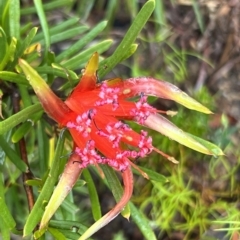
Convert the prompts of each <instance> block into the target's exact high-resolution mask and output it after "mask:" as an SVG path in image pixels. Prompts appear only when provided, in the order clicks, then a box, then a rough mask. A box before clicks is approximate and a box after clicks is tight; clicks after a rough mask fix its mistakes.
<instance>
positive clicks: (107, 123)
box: [19, 53, 223, 240]
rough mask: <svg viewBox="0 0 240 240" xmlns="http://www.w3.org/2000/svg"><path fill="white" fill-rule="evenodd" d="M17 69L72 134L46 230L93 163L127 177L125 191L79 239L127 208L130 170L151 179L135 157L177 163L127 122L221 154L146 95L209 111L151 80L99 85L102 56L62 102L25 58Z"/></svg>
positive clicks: (46, 216)
mask: <svg viewBox="0 0 240 240" xmlns="http://www.w3.org/2000/svg"><path fill="white" fill-rule="evenodd" d="M19 65H20V67H21V68H22V70H23V72H24V73H25V75H26V78H27V79H28V81H29V82H30V84H31V85H32V87H33V89H34V91H35V93H36V95H37V96H38V98H39V101H40V102H41V104H42V106H43V109H44V110H45V112H46V113H47V114H48V115H49V116H50V117H51V118H53V119H54V120H55V121H56V122H57V123H58V124H59V125H60V126H61V127H66V128H67V129H68V130H69V132H70V133H71V136H72V138H73V142H74V144H73V151H72V154H71V156H70V157H69V160H68V163H67V165H66V167H65V170H64V172H63V174H62V176H61V178H60V180H59V183H58V185H57V187H56V189H55V191H54V193H53V195H52V197H51V199H50V201H49V203H48V205H47V207H46V210H45V213H44V215H43V217H42V221H41V223H40V228H46V227H47V224H48V221H49V220H50V218H51V217H52V215H53V214H54V212H55V211H56V209H57V208H58V207H59V205H60V204H61V203H62V201H63V200H64V198H65V197H66V196H67V194H68V193H69V191H70V190H71V189H72V187H73V186H74V184H75V182H76V181H77V179H78V177H79V175H80V173H81V171H82V169H84V168H86V167H87V166H88V165H89V164H92V165H95V166H96V167H97V168H98V169H99V171H100V172H101V169H100V167H99V164H107V165H108V166H110V167H112V168H113V169H115V170H116V171H119V172H120V173H121V174H122V178H123V184H124V193H123V196H122V198H121V199H120V201H119V202H118V203H117V204H116V206H115V207H114V208H113V209H112V210H111V211H110V212H109V213H107V214H106V215H104V216H103V217H102V218H101V219H99V220H98V221H97V222H95V223H94V224H93V225H92V226H91V227H90V228H89V229H88V230H87V231H86V232H85V233H84V234H83V235H82V236H81V237H80V238H79V239H81V240H83V239H87V238H89V237H90V236H91V235H92V234H93V233H94V232H96V231H98V230H99V229H100V228H102V227H103V226H105V225H106V224H107V223H108V222H109V221H111V220H112V219H113V218H114V217H116V216H117V215H118V214H119V213H120V212H121V210H122V209H123V208H124V206H125V205H126V204H127V202H128V201H129V199H130V198H131V195H132V191H133V177H132V170H131V168H132V167H133V168H136V169H137V170H138V171H140V172H141V174H142V175H143V176H144V177H146V178H147V177H148V176H147V174H146V173H144V172H142V171H141V170H140V169H139V168H138V167H137V166H136V165H135V164H134V160H135V159H137V158H142V157H145V156H147V155H149V154H150V153H151V152H152V151H156V152H158V153H159V154H161V155H163V156H164V157H165V158H167V159H168V160H170V161H172V162H174V163H177V161H176V160H175V159H174V158H173V157H171V156H169V155H167V154H165V153H163V152H161V151H160V150H159V149H156V148H155V147H154V146H153V144H152V138H151V137H150V136H148V133H147V132H146V131H144V130H142V131H141V132H140V133H138V132H136V131H134V130H133V129H132V128H130V127H129V126H128V125H127V124H126V123H125V122H124V120H127V121H134V122H136V123H137V124H139V125H142V126H145V127H148V128H151V129H154V130H156V131H158V132H159V133H161V134H163V135H165V136H167V137H169V138H171V139H173V140H175V141H177V142H179V143H181V144H183V145H185V146H187V147H189V148H192V149H194V150H196V151H199V152H201V153H204V154H210V155H222V154H223V153H222V151H221V150H220V149H219V148H218V147H216V146H215V145H213V144H211V143H209V142H207V141H204V140H201V141H198V138H196V137H193V136H192V135H190V134H188V133H185V132H183V131H182V130H181V129H179V128H178V127H176V126H175V125H174V124H172V123H171V122H170V121H169V120H167V118H165V117H163V116H162V115H161V114H166V115H171V114H173V112H171V111H160V110H157V109H156V108H154V107H152V106H150V105H149V104H148V103H147V96H149V95H153V96H156V97H159V98H164V99H169V100H174V101H176V102H178V103H180V104H182V105H183V106H185V107H187V108H189V109H193V110H197V111H200V112H203V113H207V114H210V113H211V111H210V110H208V109H207V108H206V107H204V106H203V105H201V104H200V103H198V102H197V101H195V100H194V99H192V98H191V97H189V96H188V95H187V94H186V93H184V92H182V91H181V90H180V89H178V88H177V87H176V86H174V85H172V84H170V83H167V82H164V81H160V80H156V79H153V78H151V77H138V78H130V79H127V80H124V81H123V80H122V79H119V78H116V79H112V80H106V81H103V82H101V83H98V81H97V80H98V78H97V75H96V72H97V69H98V53H94V54H93V56H92V57H91V59H90V60H89V62H88V64H87V66H86V68H85V70H84V71H83V74H82V77H81V79H80V82H79V84H78V85H77V86H76V87H75V89H74V90H73V92H72V93H71V94H70V96H69V97H68V98H67V99H66V100H65V102H63V101H62V100H61V99H59V98H58V97H57V96H56V95H55V94H54V93H53V92H52V90H51V89H50V88H49V86H48V85H47V83H46V82H45V81H44V80H43V79H42V78H41V77H40V76H39V75H38V73H37V72H36V71H35V70H34V69H33V68H32V67H31V66H30V65H28V63H27V62H26V61H25V60H23V59H20V60H19ZM129 99H131V100H129ZM133 99H137V100H136V101H133ZM76 163H77V164H76Z"/></svg>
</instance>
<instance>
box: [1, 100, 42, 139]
mask: <svg viewBox="0 0 240 240" xmlns="http://www.w3.org/2000/svg"><path fill="white" fill-rule="evenodd" d="M41 111H42V106H41V104H40V103H36V104H34V105H32V106H30V107H27V108H25V109H23V110H22V111H20V112H18V113H16V114H14V115H12V116H11V117H9V118H7V119H6V120H4V121H1V122H0V135H1V134H4V133H6V132H8V131H9V130H11V129H12V128H14V127H15V126H17V125H18V124H19V123H21V122H24V121H26V120H27V119H29V118H31V116H32V115H33V114H34V113H38V112H41Z"/></svg>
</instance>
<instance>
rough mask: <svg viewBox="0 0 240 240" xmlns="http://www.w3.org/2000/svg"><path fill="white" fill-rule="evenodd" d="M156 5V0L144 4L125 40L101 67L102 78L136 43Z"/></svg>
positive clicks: (100, 75) (100, 74)
mask: <svg viewBox="0 0 240 240" xmlns="http://www.w3.org/2000/svg"><path fill="white" fill-rule="evenodd" d="M154 7H155V1H154V0H149V1H147V2H146V3H145V4H144V5H143V7H142V9H141V10H140V12H139V13H138V15H137V16H136V18H135V19H134V21H133V23H132V25H131V27H130V28H129V29H128V31H127V33H126V34H125V36H124V38H123V40H122V41H121V43H120V44H119V45H118V47H117V49H116V50H115V51H114V53H113V54H112V56H110V57H109V58H108V60H107V61H106V63H105V65H106V67H102V68H101V69H99V72H98V74H99V77H100V78H102V77H103V76H105V75H106V74H107V73H109V72H110V71H111V70H112V69H113V68H114V67H115V66H116V65H117V64H118V63H119V62H120V61H121V60H122V59H123V56H124V55H125V52H126V50H128V49H129V48H130V47H131V45H132V44H133V43H134V41H135V40H136V38H137V36H138V34H139V33H140V31H141V30H142V28H143V27H144V25H145V24H146V22H147V20H148V19H149V17H150V16H151V14H152V12H153V10H154Z"/></svg>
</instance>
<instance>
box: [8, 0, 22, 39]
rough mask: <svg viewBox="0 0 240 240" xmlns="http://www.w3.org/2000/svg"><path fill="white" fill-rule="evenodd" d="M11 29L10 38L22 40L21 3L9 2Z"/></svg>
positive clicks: (17, 1) (17, 0)
mask: <svg viewBox="0 0 240 240" xmlns="http://www.w3.org/2000/svg"><path fill="white" fill-rule="evenodd" d="M9 2H10V3H9V21H10V23H9V27H10V36H11V37H15V38H17V39H19V38H20V1H19V0H11V1H9Z"/></svg>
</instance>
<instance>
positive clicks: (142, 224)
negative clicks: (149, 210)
mask: <svg viewBox="0 0 240 240" xmlns="http://www.w3.org/2000/svg"><path fill="white" fill-rule="evenodd" d="M129 206H130V209H131V217H132V219H133V221H134V222H135V223H136V224H137V226H138V227H139V229H140V230H141V232H142V234H143V236H144V237H145V238H144V239H146V240H157V238H156V236H155V234H154V232H153V230H152V229H151V227H150V226H149V221H148V219H146V217H145V216H144V215H143V213H141V212H140V211H139V210H138V209H137V208H136V206H135V205H134V204H133V203H132V202H129Z"/></svg>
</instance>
